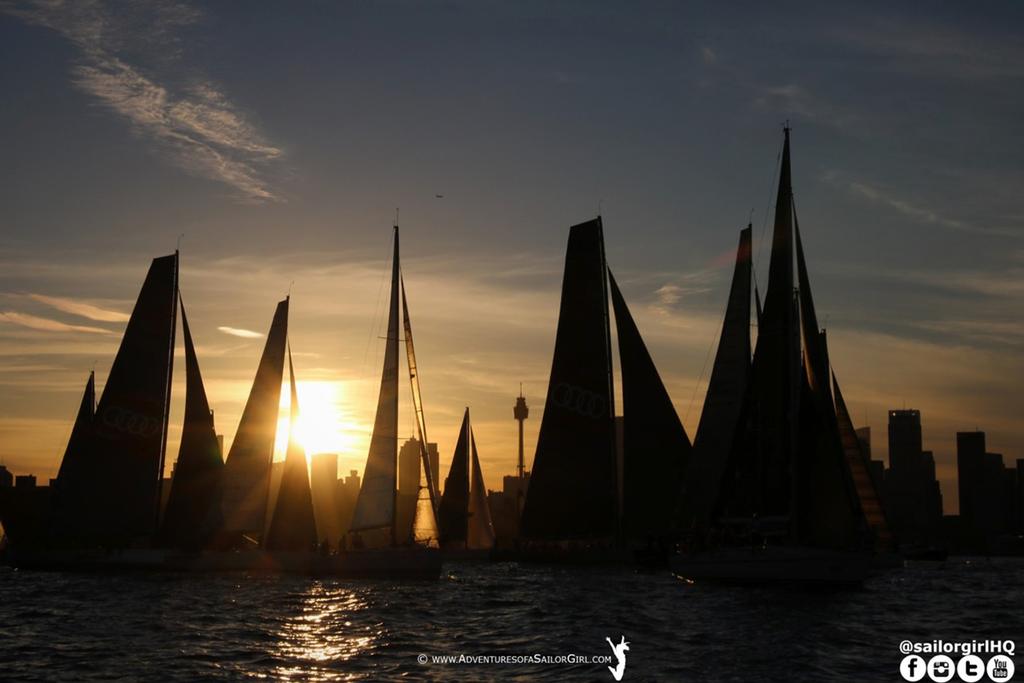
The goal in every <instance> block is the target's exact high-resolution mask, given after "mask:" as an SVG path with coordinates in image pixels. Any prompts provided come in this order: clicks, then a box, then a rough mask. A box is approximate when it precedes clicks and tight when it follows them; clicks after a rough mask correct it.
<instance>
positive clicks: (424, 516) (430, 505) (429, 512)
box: [399, 275, 440, 545]
mask: <svg viewBox="0 0 1024 683" xmlns="http://www.w3.org/2000/svg"><path fill="white" fill-rule="evenodd" d="M399 278H400V284H401V290H402V323H403V328H404V330H405V355H406V360H407V362H408V365H409V385H410V387H411V388H412V406H413V412H414V413H415V414H416V431H417V433H418V436H419V439H418V441H419V444H420V478H421V484H420V488H419V491H418V492H417V496H416V509H415V510H414V511H413V521H412V538H413V541H414V542H416V543H421V544H428V545H430V544H436V543H437V542H438V537H439V535H440V534H439V532H438V524H437V506H438V503H439V501H438V496H437V482H435V481H434V471H433V469H432V468H431V467H430V454H429V453H428V452H427V420H426V417H425V416H424V413H423V395H422V394H421V393H420V374H419V366H418V365H417V364H416V346H415V345H414V344H413V340H412V322H411V321H410V320H409V301H408V299H406V297H405V278H404V277H401V275H400V276H399Z"/></svg>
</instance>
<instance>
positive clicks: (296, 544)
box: [264, 348, 317, 551]
mask: <svg viewBox="0 0 1024 683" xmlns="http://www.w3.org/2000/svg"><path fill="white" fill-rule="evenodd" d="M288 375H289V377H290V380H291V420H290V421H289V425H290V431H289V435H288V452H287V454H286V455H285V460H284V472H282V474H281V488H280V490H279V491H278V494H277V504H276V505H275V506H274V513H273V516H272V517H271V518H270V527H269V528H268V529H267V539H266V543H264V547H266V549H267V550H270V551H281V550H290V551H299V550H309V549H310V548H313V547H314V546H315V545H316V542H317V535H316V519H315V517H314V515H313V494H312V491H311V490H310V488H309V469H308V464H307V462H306V449H305V448H303V447H302V444H300V443H299V442H298V440H297V439H296V438H295V426H296V424H298V421H299V394H298V392H297V391H296V389H295V367H294V366H293V365H292V351H291V348H289V349H288Z"/></svg>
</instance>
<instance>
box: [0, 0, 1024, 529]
mask: <svg viewBox="0 0 1024 683" xmlns="http://www.w3.org/2000/svg"><path fill="white" fill-rule="evenodd" d="M826 5H827V6H826ZM0 8H2V9H0V88H2V90H3V92H4V106H3V107H2V108H0V149H2V150H3V158H4V164H3V165H2V167H0V228H2V237H0V263H2V268H0V387H2V391H0V458H2V459H4V461H6V462H7V463H8V465H9V466H11V467H12V468H15V469H19V470H34V471H38V472H39V474H40V475H41V476H46V475H47V474H52V472H54V471H55V468H56V464H57V462H58V461H59V457H60V452H61V450H62V448H63V439H64V438H65V437H66V434H67V431H68V429H69V428H70V425H69V421H70V420H71V418H72V416H73V414H74V408H75V406H76V405H77V401H78V397H79V392H80V390H81V386H82V385H83V383H84V380H85V376H86V375H87V373H88V371H89V369H90V368H91V367H92V366H93V364H94V363H95V366H96V369H97V373H98V379H99V381H100V383H101V384H102V382H103V381H104V379H105V374H106V371H107V370H108V369H109V364H110V362H111V360H112V357H113V353H114V351H115V350H116V346H117V341H118V339H119V334H120V331H121V329H122V328H123V321H122V320H121V319H123V317H124V314H126V313H127V312H129V311H130V309H131V304H132V301H133V299H134V296H135V294H136V293H137V288H138V286H139V283H140V282H141V279H142V277H143V275H144V273H145V269H146V267H147V264H148V260H149V259H150V258H151V257H153V256H156V255H160V254H164V253H168V252H170V251H172V250H173V249H174V246H175V243H176V241H177V239H178V235H179V234H181V233H184V235H185V236H184V238H183V239H182V243H181V244H182V259H183V261H182V268H183V270H182V292H183V296H184V299H185V302H186V305H188V307H189V314H190V323H191V324H192V328H193V333H194V335H195V336H196V340H197V344H198V345H199V347H200V353H201V354H203V355H202V357H201V362H202V363H203V370H204V373H205V375H206V378H207V382H208V384H209V390H210V394H211V402H212V403H213V406H214V408H215V410H216V411H217V414H218V428H219V429H221V430H222V431H224V432H225V434H226V435H227V437H228V440H229V441H230V437H231V435H232V433H233V430H234V425H235V423H237V416H238V414H239V413H240V411H241V402H242V401H243V400H244V396H245V392H246V391H247V388H248V387H247V385H248V382H250V381H251V375H252V372H253V370H254V368H255V364H256V361H257V358H258V354H259V349H260V346H261V341H260V340H259V339H253V338H244V337H238V336H235V335H232V334H228V333H226V332H224V331H223V330H221V329H220V328H223V327H228V328H237V329H247V330H254V331H265V328H266V326H267V325H268V324H269V318H270V315H271V313H272V311H273V305H274V303H275V302H276V301H277V300H278V299H279V298H280V297H281V296H282V295H283V294H284V292H285V291H286V290H287V289H288V287H289V284H290V283H291V282H292V281H293V280H294V281H295V284H294V285H293V289H292V292H293V294H294V297H295V298H294V301H293V315H292V339H293V345H294V347H295V349H296V351H297V352H298V353H299V355H297V356H296V366H297V368H296V369H297V372H299V374H300V379H303V375H304V376H305V378H307V379H308V380H309V381H310V382H324V383H334V385H336V386H337V387H338V388H337V391H335V392H334V393H333V394H331V395H333V396H335V398H336V399H337V400H336V405H335V410H334V412H333V413H332V414H334V415H336V416H340V417H341V418H342V419H343V420H344V421H345V424H347V425H348V427H346V428H345V429H346V430H347V431H346V435H345V436H344V438H341V437H339V441H338V444H337V448H338V449H339V450H342V451H343V452H342V456H343V457H342V466H343V468H344V469H348V468H349V467H355V468H360V467H361V464H362V461H363V460H364V458H365V440H366V439H365V434H364V433H363V432H365V431H366V429H368V424H369V422H370V421H371V416H372V412H373V405H372V402H373V398H372V397H373V396H374V395H375V388H374V387H373V385H374V383H375V381H376V379H375V375H376V373H377V370H376V368H377V367H378V366H377V365H376V364H377V363H378V362H379V355H380V354H379V351H378V350H377V349H376V346H377V345H376V344H373V343H372V342H373V340H374V338H375V334H374V325H375V321H377V322H379V319H380V317H381V311H380V310H379V309H380V306H379V298H378V293H379V291H380V282H381V278H382V276H383V274H384V273H385V272H386V263H385V262H386V259H387V255H388V251H389V239H390V224H391V222H392V220H393V218H394V212H395V207H401V223H402V225H403V233H402V238H403V239H402V242H403V254H404V261H403V265H404V268H405V271H406V279H407V284H408V287H409V290H410V291H409V296H410V305H411V306H412V314H413V322H414V325H415V326H416V331H417V342H418V345H419V346H420V348H419V349H418V351H419V361H420V365H421V369H422V372H423V389H424V393H425V401H426V408H427V417H428V420H429V424H431V425H432V429H431V436H432V437H434V438H436V439H437V440H438V441H439V442H440V444H441V452H442V466H444V465H445V463H446V461H447V459H448V458H450V451H451V449H452V447H453V445H454V437H455V434H456V431H457V429H458V426H459V418H460V417H461V412H462V407H463V406H465V405H467V404H468V405H470V406H471V408H472V410H473V414H474V420H475V424H476V429H477V432H478V435H477V438H478V442H479V443H480V446H481V458H482V459H483V462H484V469H485V475H486V477H487V479H488V483H489V484H490V485H492V486H497V485H498V482H499V479H498V478H499V477H500V475H501V474H504V473H511V472H512V470H513V458H514V443H513V436H514V433H515V430H514V423H513V422H512V420H511V406H512V404H513V397H514V395H515V392H516V391H517V390H518V383H519V381H523V382H524V383H525V384H526V388H527V392H528V396H529V397H530V398H532V404H531V405H532V407H533V413H532V417H531V424H532V429H528V434H529V438H530V439H531V440H532V439H535V435H536V427H537V426H538V425H539V418H540V412H541V410H540V409H541V407H542V403H543V394H544V390H545V384H546V381H547V371H548V365H549V363H550V353H551V348H552V344H553V334H554V319H555V316H556V315H557V305H558V282H559V281H560V269H561V259H562V256H563V250H564V245H565V238H566V234H567V233H566V229H567V227H568V226H569V225H570V224H572V223H575V222H579V221H581V220H586V219H588V218H590V217H592V216H593V214H594V213H596V211H597V209H598V206H599V205H600V207H601V211H602V214H603V216H604V219H605V226H606V228H605V230H606V241H607V249H608V254H609V260H610V263H611V265H612V268H613V269H614V270H615V272H616V275H617V278H618V279H619V282H620V284H621V285H622V287H623V289H624V293H625V294H626V296H627V297H628V299H629V302H630V305H631V307H632V308H633V312H634V315H635V316H636V318H637V321H638V324H639V325H640V327H641V331H642V332H643V333H644V335H645V337H646V338H647V341H648V343H649V345H650V347H651V350H652V353H653V355H654V357H655V360H656V362H657V363H658V365H659V367H660V369H661V370H662V373H663V375H664V377H665V380H666V384H667V385H668V387H669V390H670V392H671V394H672V396H673V399H674V401H675V403H676V405H677V408H678V409H679V412H680V415H681V416H682V417H683V418H684V422H685V424H686V427H687V429H688V430H689V432H690V434H691V435H692V434H693V432H694V431H695V427H696V422H697V420H698V419H699V414H700V402H701V398H702V396H703V391H704V388H705V385H706V381H707V377H706V375H707V371H706V370H705V359H706V357H707V355H708V350H709V348H711V347H712V346H713V344H714V341H715V336H716V334H717V330H718V326H719V325H720V319H721V314H722V308H723V305H724V301H725V298H726V293H727V288H728V278H729V274H730V268H731V264H730V263H729V255H728V252H729V251H730V250H732V249H733V248H734V247H735V242H736V237H737V231H738V230H739V228H741V227H742V226H743V225H744V224H745V223H746V221H747V220H748V218H749V217H750V216H751V212H753V214H752V220H753V222H754V225H755V230H754V235H755V242H756V243H755V255H756V256H757V257H758V260H757V261H756V264H755V266H756V268H757V269H758V272H759V275H760V273H761V272H762V271H763V272H765V273H766V272H767V249H761V248H760V244H759V243H758V242H757V241H758V240H760V239H761V238H762V236H763V235H764V234H765V233H764V231H763V226H764V225H765V219H766V212H770V210H771V206H770V202H771V201H772V199H773V188H772V180H773V176H774V172H775V164H776V158H777V154H778V151H779V144H780V141H781V130H780V129H781V123H782V122H783V121H786V120H789V121H790V122H791V124H792V126H793V129H794V131H793V156H794V184H795V195H796V202H797V207H798V212H799V215H800V221H801V228H802V231H803V233H804V241H805V248H806V250H807V252H808V259H809V265H810V270H811V278H812V282H813V284H814V286H815V302H816V304H817V306H818V308H819V318H820V320H821V321H822V324H824V325H826V326H827V327H828V329H829V338H830V342H831V347H832V360H833V363H834V365H835V368H836V371H837V372H838V374H839V377H840V381H841V382H842V383H843V387H844V394H845V395H846V398H847V401H848V402H849V403H850V407H851V410H852V411H853V413H854V417H855V421H856V422H858V423H867V424H870V425H871V426H872V427H873V428H874V430H875V440H874V446H875V452H876V455H877V454H879V453H884V452H885V443H884V439H885V411H886V409H888V408H893V407H902V406H904V405H906V406H907V407H918V408H920V409H921V410H922V413H923V421H924V426H925V445H926V448H932V449H933V450H935V452H936V457H937V460H938V463H939V471H940V475H941V476H942V478H943V492H944V495H945V497H946V506H947V509H955V498H956V496H955V486H954V485H953V480H952V479H951V476H952V474H953V470H952V463H953V462H954V433H955V431H956V430H957V429H973V428H974V427H978V428H981V429H983V430H986V431H987V432H989V435H990V436H989V442H990V446H989V447H990V449H991V450H995V451H1000V452H1003V453H1004V454H1005V455H1006V456H1007V459H1008V460H1009V459H1010V458H1016V457H1024V424H1022V420H1021V413H1020V408H1019V403H1020V402H1019V400H1017V398H1016V396H1017V393H1018V387H1017V382H1018V381H1019V378H1020V377H1021V376H1024V361H1021V359H1020V355H1021V354H1020V352H1021V351H1022V348H1024V335H1022V333H1024V323H1021V320H1022V319H1024V304H1022V303H1021V302H1022V301H1024V201H1022V200H1021V198H1020V190H1019V188H1020V187H1021V186H1022V181H1024V168H1022V165H1021V159H1024V128H1022V127H1021V126H1020V124H1019V121H1020V120H1022V118H1024V87H1022V85H1024V45H1022V43H1021V41H1020V39H1019V35H1020V30H1021V28H1022V27H1024V6H1022V5H1020V4H1019V3H1013V2H1005V3H972V4H971V5H970V6H969V7H968V6H967V5H965V4H963V3H929V5H928V6H927V9H922V8H921V7H919V6H918V5H917V4H911V3H905V4H899V3H877V4H875V3H848V4H838V3H818V4H810V3H807V4H789V3H783V4H778V3H775V4H772V5H770V6H769V5H764V4H762V3H730V4H729V5H728V6H727V7H719V6H718V5H717V4H707V5H704V6H700V5H697V4H683V3H628V4H627V3H598V2H558V3H546V2H545V3H541V2H537V3H531V2H524V3H512V2H438V3H413V2H386V3H348V2H337V3H335V2H311V3H298V2H296V3H287V4H284V3H281V4H274V3H217V4H215V5H201V4H199V3H196V4H189V3H185V2H177V1H175V2H153V3H116V2H101V1H98V0H84V1H82V2H74V3H72V2H67V3H61V2H44V1H42V0H39V1H37V2H2V3H0ZM439 194H440V195H443V198H437V196H436V195H439ZM768 222H769V223H770V220H769V221H768ZM55 298H56V299H57V301H56V302H55ZM69 302H70V303H69ZM83 304H84V305H86V306H93V307H94V309H99V312H97V310H94V309H88V308H86V309H83V308H82V305H83ZM103 311H108V312H113V313H115V315H113V316H110V315H107V314H105V313H103ZM104 318H106V319H104ZM83 328H85V329H83ZM302 354H306V355H302ZM375 354H376V355H375ZM702 371H703V372H702ZM311 386H312V385H311ZM180 389H181V387H180V384H179V386H178V390H179V393H180ZM327 393H330V392H327ZM325 419H326V418H325ZM410 424H411V421H410ZM528 426H530V425H528ZM173 437H174V434H173V433H172V440H173Z"/></svg>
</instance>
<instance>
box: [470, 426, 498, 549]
mask: <svg viewBox="0 0 1024 683" xmlns="http://www.w3.org/2000/svg"><path fill="white" fill-rule="evenodd" d="M469 441H470V444H471V446H472V451H473V479H472V485H471V486H470V487H469V521H468V523H467V531H466V547H467V548H469V549H470V550H490V549H491V548H493V547H494V541H495V534H494V522H493V521H492V520H491V508H490V505H489V504H488V503H487V487H486V486H485V485H484V473H483V470H481V469H480V456H479V455H478V454H477V452H476V438H475V437H474V436H473V428H472V427H470V430H469Z"/></svg>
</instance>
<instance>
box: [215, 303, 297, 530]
mask: <svg viewBox="0 0 1024 683" xmlns="http://www.w3.org/2000/svg"><path fill="white" fill-rule="evenodd" d="M287 339H288V299H287V298H285V300H284V301H282V302H280V303H278V304H277V310H276V311H274V320H273V322H272V323H271V325H270V332H269V333H268V334H267V343H266V345H265V346H264V347H263V357H262V358H260V365H259V368H257V370H256V378H255V380H254V381H253V385H252V390H251V391H250V392H249V400H248V401H246V404H245V410H244V411H243V412H242V419H241V421H240V422H239V423H238V431H237V432H236V433H235V439H234V441H233V442H232V443H231V450H230V451H229V452H228V457H227V461H226V462H225V463H224V473H223V501H222V506H221V509H222V514H223V518H224V519H223V524H224V526H223V528H224V530H225V531H227V532H230V533H243V534H249V535H257V536H261V535H262V534H263V530H264V525H265V524H266V514H267V499H268V497H269V493H270V464H271V461H272V460H273V458H274V441H275V439H276V437H277V418H278V412H279V403H280V400H281V380H282V379H283V377H284V353H285V344H286V341H287Z"/></svg>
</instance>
